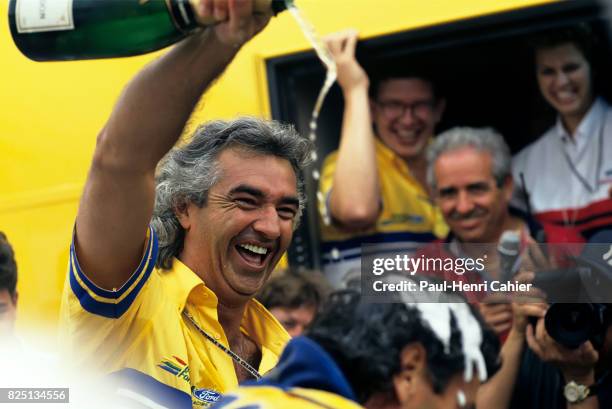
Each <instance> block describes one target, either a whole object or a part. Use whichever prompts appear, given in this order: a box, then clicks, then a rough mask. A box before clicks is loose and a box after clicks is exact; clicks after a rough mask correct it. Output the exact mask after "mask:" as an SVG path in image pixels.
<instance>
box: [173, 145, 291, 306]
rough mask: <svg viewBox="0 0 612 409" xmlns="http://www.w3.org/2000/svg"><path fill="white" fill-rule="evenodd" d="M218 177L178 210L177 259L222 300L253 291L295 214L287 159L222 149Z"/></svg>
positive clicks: (286, 238) (282, 245)
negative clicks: (201, 201) (181, 238)
mask: <svg viewBox="0 0 612 409" xmlns="http://www.w3.org/2000/svg"><path fill="white" fill-rule="evenodd" d="M218 165H219V168H220V170H221V177H220V180H219V181H218V182H217V183H216V184H215V185H214V186H213V187H212V188H211V189H210V191H209V194H208V201H207V203H206V205H204V206H203V207H201V208H199V207H197V206H195V205H193V204H189V205H188V206H187V207H186V208H185V209H184V211H182V212H181V213H180V214H179V220H180V222H181V225H182V226H183V228H184V229H185V243H184V248H183V251H182V253H181V255H180V258H181V260H182V261H183V262H184V263H185V264H186V265H187V266H189V267H190V268H191V269H192V270H193V271H195V272H196V273H197V274H198V275H199V276H200V277H202V279H203V280H204V282H205V283H206V285H207V286H208V287H209V288H210V289H211V290H213V291H214V292H215V293H216V294H217V296H218V297H219V299H220V300H224V301H225V302H230V303H231V302H232V301H241V300H243V299H244V298H245V297H249V298H250V297H252V296H253V295H255V293H257V291H259V289H260V288H261V287H262V286H263V284H264V283H265V282H266V280H267V278H268V276H269V275H270V273H271V272H272V270H273V268H274V266H275V265H276V263H277V262H278V260H279V259H280V257H281V256H282V254H283V253H284V252H285V250H286V249H287V247H288V246H289V243H290V241H291V236H292V234H293V225H294V221H295V218H296V216H297V214H298V195H297V179H296V176H295V173H294V171H293V169H292V167H291V165H290V163H289V162H288V161H286V160H285V159H281V158H278V157H276V156H270V155H260V154H254V153H247V152H245V151H243V150H240V149H234V148H229V149H226V150H224V151H223V152H222V153H221V154H220V155H219V158H218Z"/></svg>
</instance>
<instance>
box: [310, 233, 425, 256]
mask: <svg viewBox="0 0 612 409" xmlns="http://www.w3.org/2000/svg"><path fill="white" fill-rule="evenodd" d="M434 240H437V237H436V236H435V235H434V234H433V233H431V232H425V233H411V232H390V233H377V234H372V235H370V236H362V237H355V238H352V239H348V240H338V241H326V242H324V243H322V244H321V251H322V252H323V253H327V252H329V251H331V250H332V249H334V248H335V249H338V251H342V250H348V249H354V248H360V247H361V245H362V244H378V243H395V242H415V243H429V242H432V241H434Z"/></svg>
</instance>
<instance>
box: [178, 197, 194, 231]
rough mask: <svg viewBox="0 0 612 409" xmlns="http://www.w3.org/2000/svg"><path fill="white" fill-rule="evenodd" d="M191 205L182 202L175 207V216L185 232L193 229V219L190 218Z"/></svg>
mask: <svg viewBox="0 0 612 409" xmlns="http://www.w3.org/2000/svg"><path fill="white" fill-rule="evenodd" d="M189 210H190V204H188V203H185V202H182V203H180V204H178V205H176V206H174V214H175V215H176V218H177V219H178V221H179V223H180V224H181V226H182V227H183V229H185V230H189V227H191V219H190V218H189Z"/></svg>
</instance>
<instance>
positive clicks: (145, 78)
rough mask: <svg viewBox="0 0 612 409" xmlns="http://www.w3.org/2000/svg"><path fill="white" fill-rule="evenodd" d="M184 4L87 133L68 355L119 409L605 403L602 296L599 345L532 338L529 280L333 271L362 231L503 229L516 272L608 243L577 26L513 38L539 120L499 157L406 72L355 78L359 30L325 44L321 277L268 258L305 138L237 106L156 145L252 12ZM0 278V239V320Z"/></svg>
mask: <svg viewBox="0 0 612 409" xmlns="http://www.w3.org/2000/svg"><path fill="white" fill-rule="evenodd" d="M199 4H200V7H198V8H197V13H198V14H199V15H200V17H202V18H206V17H209V16H211V15H215V16H216V17H219V16H223V17H227V20H226V21H225V22H222V23H219V24H217V25H215V26H213V27H211V28H209V29H206V30H202V31H201V32H198V33H196V34H194V35H192V36H190V37H189V38H187V39H186V40H184V41H183V42H181V43H179V44H178V45H177V46H176V47H174V48H173V49H172V50H171V51H169V52H167V53H166V54H165V55H163V56H162V57H161V58H159V59H158V60H156V61H154V62H153V63H152V64H150V65H148V66H147V67H145V68H144V69H142V70H141V71H140V72H139V73H138V74H137V75H136V76H135V77H134V78H133V79H132V81H131V82H130V83H129V84H128V86H127V87H126V89H125V90H124V92H123V94H122V95H121V97H120V99H119V101H118V102H117V104H116V106H115V109H114V110H113V112H112V114H111V116H110V118H109V119H108V122H107V123H106V125H105V126H104V128H103V129H102V130H101V131H100V134H99V135H98V139H97V144H96V149H95V153H94V157H93V160H92V163H91V168H90V171H89V174H88V177H87V181H86V184H85V188H84V191H83V195H82V198H81V202H80V206H79V210H78V215H77V219H76V224H75V231H74V236H73V242H72V245H71V251H70V263H69V264H70V265H69V272H68V280H67V285H66V287H65V289H64V292H63V295H62V306H61V318H60V332H61V339H62V342H61V345H62V346H64V347H65V348H67V350H69V351H71V357H72V359H71V361H72V363H73V364H74V365H76V366H77V367H84V366H86V367H88V368H89V369H94V370H97V371H99V372H102V373H105V374H109V377H110V378H111V379H113V381H114V382H117V384H119V385H121V388H120V390H121V391H123V396H122V398H124V399H125V400H128V401H130V402H131V403H132V404H134V405H136V406H138V407H142V406H143V405H144V406H147V405H153V406H149V407H167V408H183V407H215V408H226V409H230V408H267V407H269V408H275V407H278V408H281V407H282V408H285V407H289V406H291V407H312V408H315V407H319V408H321V407H323V408H352V407H355V408H358V407H366V408H437V409H446V408H448V409H455V408H474V407H477V408H496V409H499V408H518V407H520V408H551V409H557V408H572V409H583V408H592V409H594V408H608V407H612V392H611V391H612V377H610V376H608V373H609V371H610V369H612V325H611V324H612V319H611V317H612V313H611V312H610V310H604V311H606V312H605V313H604V319H605V320H604V324H605V328H604V332H603V335H602V339H601V342H598V343H594V342H592V341H590V340H589V341H587V342H584V343H583V344H582V345H580V346H579V347H578V348H574V349H572V348H568V347H566V346H563V345H560V344H559V343H558V342H556V340H555V339H553V338H552V337H551V336H550V335H549V334H548V332H547V328H546V326H545V316H546V313H547V309H548V304H547V300H546V299H545V297H544V296H543V295H542V294H541V293H537V292H536V293H534V294H535V295H534V297H535V300H534V299H531V300H530V302H524V301H520V300H514V299H511V300H509V301H508V300H505V302H501V301H499V300H497V299H494V297H493V296H487V295H485V296H483V295H482V294H478V293H471V292H469V291H466V292H464V293H461V294H450V293H449V294H446V293H445V294H444V297H443V302H437V303H433V301H434V299H425V300H422V299H421V300H418V301H417V300H415V299H411V298H410V296H409V295H407V294H399V295H398V294H394V295H393V296H390V297H389V299H388V300H385V302H368V301H367V300H366V299H365V294H360V293H359V291H358V288H357V289H356V288H355V286H354V285H352V284H350V283H349V281H352V280H353V279H354V275H355V271H356V270H357V271H359V270H360V268H361V259H362V257H361V256H362V253H361V249H362V247H361V246H362V244H382V245H383V246H382V247H381V248H384V251H386V252H401V253H402V254H410V255H418V254H420V255H424V256H426V257H441V256H442V257H444V258H462V257H466V256H470V255H471V253H470V252H471V251H472V249H471V247H470V244H478V243H489V244H494V245H495V246H496V245H497V244H498V243H499V242H500V241H501V240H502V236H503V235H504V234H505V233H506V232H514V233H515V234H516V236H517V237H518V242H519V250H520V251H524V252H525V254H526V256H525V257H522V258H521V259H520V265H519V266H517V268H516V269H515V270H513V271H512V273H513V274H516V276H515V278H516V279H517V280H519V281H522V282H530V281H532V280H533V278H534V276H535V275H536V274H537V271H536V270H538V269H539V268H541V267H542V266H547V267H549V266H551V265H554V264H555V262H556V261H555V260H550V259H549V258H548V255H547V253H546V252H545V251H544V252H542V251H539V249H540V248H541V247H540V246H538V244H539V243H550V244H554V243H580V242H585V241H586V240H588V239H592V238H601V237H609V236H605V234H606V231H608V230H610V229H612V163H610V160H612V159H610V158H612V127H610V126H608V124H609V123H610V122H612V112H610V108H609V106H608V105H607V103H606V102H605V100H604V99H603V98H602V97H601V96H599V95H598V93H597V91H596V90H597V88H596V85H597V81H596V79H597V75H596V72H597V71H596V67H594V66H593V59H592V53H593V41H594V38H593V35H592V33H591V32H590V31H589V30H588V28H586V27H582V26H580V27H572V28H570V29H567V30H556V31H555V32H554V33H546V34H545V35H542V36H541V38H538V40H537V41H535V42H534V61H535V69H534V71H535V73H536V76H537V80H538V84H539V87H540V91H541V94H542V96H543V97H544V99H545V100H546V101H547V102H548V103H549V104H550V105H551V107H553V108H554V109H555V110H556V111H557V113H558V119H557V123H556V124H554V125H553V126H552V128H551V129H550V130H549V131H547V132H546V133H545V134H544V135H543V136H542V137H541V138H539V139H538V140H536V141H535V142H534V143H533V144H531V145H529V146H527V147H526V148H524V149H523V150H522V151H521V152H520V153H518V154H517V155H515V157H514V158H513V157H512V156H511V153H510V149H509V148H508V146H507V144H506V142H505V140H504V137H503V136H502V135H500V134H499V133H498V132H496V131H495V130H494V129H491V128H469V127H456V128H453V129H450V130H447V131H445V132H442V133H441V134H439V135H437V136H436V126H437V125H438V123H439V122H440V120H441V119H442V117H443V115H444V110H445V106H446V103H447V101H446V100H445V98H444V96H443V95H441V94H440V92H439V89H438V88H437V86H436V85H437V84H436V82H435V80H434V79H432V78H430V77H429V76H428V74H427V72H417V71H414V72H410V71H406V70H393V69H390V70H386V71H384V72H378V73H376V77H375V78H372V79H370V78H369V76H368V73H366V71H365V70H364V69H363V68H362V67H361V65H360V64H359V62H358V61H357V59H356V56H355V48H356V44H357V41H358V34H357V32H355V31H344V32H340V33H336V34H333V35H331V36H329V37H327V39H326V43H327V46H328V48H329V50H330V53H331V55H332V56H333V58H334V60H335V62H336V65H337V71H338V83H339V85H340V87H341V89H342V93H343V97H344V101H345V105H344V106H345V110H344V114H343V120H342V131H341V136H340V143H339V148H338V150H337V152H334V153H332V154H331V155H330V156H328V157H327V158H326V160H325V162H324V164H323V168H322V169H321V181H320V186H319V191H320V193H321V195H320V196H321V197H323V198H324V203H322V205H321V206H318V207H319V209H320V214H321V217H320V230H321V241H322V249H321V257H322V260H323V268H322V270H323V271H322V273H321V272H314V271H295V270H293V269H291V268H290V269H287V270H286V271H283V272H280V273H278V272H275V271H274V270H275V268H276V266H277V263H278V262H279V260H280V259H281V257H282V255H283V254H284V253H285V251H286V250H287V248H288V247H289V245H290V242H291V239H292V235H293V231H294V229H295V228H296V226H297V225H298V224H299V221H300V217H301V215H302V213H303V211H304V208H305V206H307V205H308V206H313V205H314V206H317V204H316V203H306V196H305V192H304V173H305V170H306V167H307V166H309V160H310V158H311V152H312V149H313V148H314V147H313V146H312V145H311V143H310V142H309V141H308V140H307V139H305V138H303V137H302V136H300V135H299V134H298V133H297V132H296V131H295V130H294V128H293V127H292V126H290V125H286V124H281V123H279V122H276V121H268V120H262V119H257V118H251V117H240V118H236V119H234V120H231V121H212V122H209V123H206V124H203V125H201V126H200V127H198V128H197V130H196V131H195V132H194V134H193V135H192V136H191V138H190V139H189V141H188V142H187V143H185V144H177V142H178V140H179V137H180V135H181V133H182V130H183V128H184V127H185V124H186V122H187V120H188V119H189V117H190V115H191V113H192V111H193V110H194V109H195V106H196V104H197V102H198V100H199V98H200V96H201V95H202V94H203V93H204V92H205V90H206V89H207V87H208V86H209V85H210V84H211V83H212V82H213V81H214V80H215V79H216V78H217V77H218V76H219V75H221V73H222V72H223V71H224V69H225V67H226V66H228V65H229V64H230V63H231V61H232V59H233V58H234V57H235V55H236V54H237V53H238V52H239V50H240V48H241V47H242V45H244V44H245V43H247V42H248V41H249V40H250V39H251V38H252V37H253V36H255V35H256V34H257V33H258V32H260V31H261V30H262V29H264V28H265V26H266V25H267V24H268V20H269V17H270V16H269V15H264V14H261V13H258V14H253V13H252V7H253V5H252V1H250V0H244V1H210V0H202V1H201V2H200V3H199ZM218 20H225V19H223V18H221V19H218ZM177 78H180V79H181V80H180V81H177ZM160 113H163V115H161V114H160ZM601 233H603V234H604V235H603V236H602V235H601ZM494 248H496V247H494ZM526 249H530V251H527V250H526ZM534 249H535V250H534ZM486 255H487V257H486V260H487V265H486V269H485V272H482V273H475V272H468V273H466V274H462V275H459V276H457V275H453V276H452V279H454V280H460V281H462V282H465V283H479V282H482V281H484V280H487V279H488V278H490V277H497V278H499V275H500V274H501V273H500V272H499V271H498V270H499V269H498V265H499V263H500V260H499V257H498V253H497V252H495V251H491V252H489V253H487V254H486ZM448 274H449V273H448V271H433V272H429V274H428V275H429V277H428V279H429V280H432V281H434V282H440V281H443V280H448V279H449V275H448ZM394 279H397V277H395V278H394ZM16 280H17V268H16V264H15V261H14V255H13V252H12V249H11V248H10V246H9V245H8V242H7V241H6V238H5V237H4V236H3V235H2V236H1V237H0V318H2V320H0V323H3V325H7V327H6V328H7V329H6V331H8V330H9V329H10V328H12V322H13V321H14V310H15V306H16V304H17V292H16ZM326 280H328V281H329V283H327V282H326ZM385 280H390V278H388V277H387V278H385ZM389 282H390V281H389ZM343 286H344V287H345V288H344V289H340V290H339V291H335V292H333V293H331V288H332V287H335V288H336V289H338V288H339V287H343ZM330 293H331V295H330ZM489 297H491V298H489ZM436 300H438V301H440V298H437V299H436ZM419 301H420V302H419ZM423 301H425V302H423ZM4 323H6V324H4ZM1 328H2V331H3V332H4V331H5V329H4V328H5V327H4V326H3V327H1ZM126 390H129V394H126V393H125V391H126Z"/></svg>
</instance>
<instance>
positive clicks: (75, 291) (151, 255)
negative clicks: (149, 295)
mask: <svg viewBox="0 0 612 409" xmlns="http://www.w3.org/2000/svg"><path fill="white" fill-rule="evenodd" d="M157 252H158V243H157V236H156V234H155V231H154V230H153V229H152V228H151V227H149V230H148V233H147V240H146V245H145V250H144V252H143V256H142V259H141V261H140V263H139V265H138V268H137V269H136V271H134V272H133V273H132V275H131V277H130V278H129V279H128V281H127V282H126V283H125V284H124V285H123V286H122V287H121V288H119V289H117V290H115V291H108V290H104V289H102V288H100V287H98V286H96V285H95V284H94V283H93V282H92V281H91V280H89V279H88V278H87V276H86V275H85V273H84V272H83V271H82V270H81V268H80V266H79V262H78V259H77V255H76V251H75V247H74V238H73V240H72V244H71V246H70V261H69V272H68V284H69V286H67V287H69V288H65V290H64V292H65V293H67V294H66V295H67V296H68V297H69V298H74V299H75V300H76V301H78V304H79V305H80V307H81V308H82V309H83V310H85V311H87V312H89V313H90V314H94V315H98V316H102V317H106V318H113V319H117V318H120V317H121V316H122V315H123V314H124V313H125V312H126V311H127V310H128V309H129V308H130V306H131V305H132V304H133V303H134V300H135V299H136V297H137V296H138V294H139V293H140V292H141V290H142V288H143V286H144V285H145V283H146V282H147V280H148V279H149V277H150V276H151V272H152V271H153V269H154V267H155V261H156V259H157Z"/></svg>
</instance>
